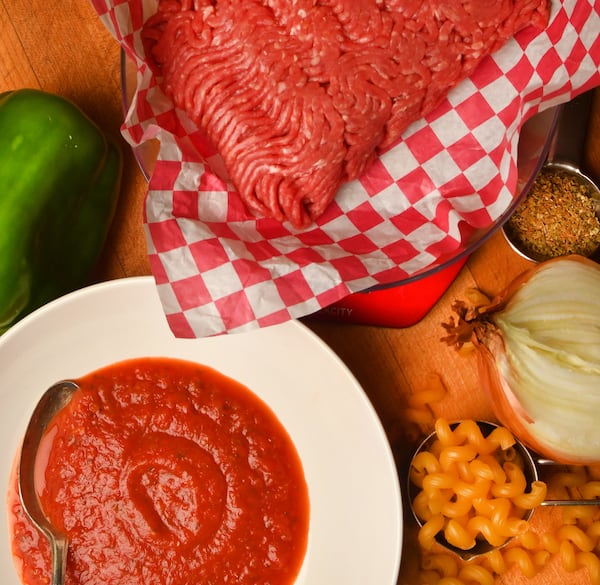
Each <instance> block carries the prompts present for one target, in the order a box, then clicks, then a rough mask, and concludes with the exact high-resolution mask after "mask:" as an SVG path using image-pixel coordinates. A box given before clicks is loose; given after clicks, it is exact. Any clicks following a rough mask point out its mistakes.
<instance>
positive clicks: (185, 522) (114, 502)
mask: <svg viewBox="0 0 600 585" xmlns="http://www.w3.org/2000/svg"><path fill="white" fill-rule="evenodd" d="M77 382H78V384H79V385H80V387H81V390H80V391H79V392H77V393H76V394H75V396H74V397H73V399H72V401H71V403H70V404H69V406H68V407H67V408H65V409H64V410H63V411H61V412H60V413H59V414H58V415H57V417H56V419H55V421H53V425H52V426H51V428H49V430H48V433H47V437H46V442H47V444H46V445H45V447H46V449H45V451H46V452H45V455H47V462H45V469H44V470H43V474H42V477H43V482H44V485H41V486H38V487H39V490H40V498H41V501H42V506H43V508H44V510H45V511H46V514H47V515H48V516H49V517H50V518H51V520H52V522H53V523H54V524H55V525H56V526H57V527H58V528H59V529H61V530H63V531H64V532H65V533H66V534H67V535H68V538H69V553H68V557H67V585H76V584H83V583H85V584H86V585H112V584H115V585H116V584H118V585H128V584H131V585H133V584H135V585H140V584H143V585H167V584H169V585H184V584H185V585H188V584H189V585H192V584H194V585H196V584H200V583H203V584H204V583H206V584H217V583H218V584H224V583H236V584H247V585H259V584H265V585H266V584H270V585H284V584H290V583H293V582H294V580H295V578H296V576H297V574H298V572H299V570H300V567H301V565H302V561H303V559H304V554H305V551H306V546H307V535H308V524H309V500H308V489H307V485H306V482H305V479H304V474H303V470H302V465H301V462H300V459H299V457H298V454H297V452H296V449H295V447H294V445H293V443H292V441H291V439H290V437H289V435H288V433H287V432H286V430H285V429H284V428H283V426H282V425H281V423H280V422H279V421H278V419H277V418H276V416H275V415H274V413H273V412H272V411H271V410H270V409H269V408H268V406H266V405H265V404H264V402H262V401H261V400H260V399H259V398H258V397H257V396H256V395H255V394H253V393H252V392H251V391H250V390H248V389H247V388H246V387H244V386H243V385H241V384H239V383H238V382H236V381H234V380H232V379H230V378H227V377H225V376H224V375H222V374H220V373H219V372H217V371H215V370H213V369H211V368H208V367H206V366H202V365H198V364H195V363H191V362H185V361H180V360H174V359H167V358H142V359H136V360H129V361H125V362H120V363H117V364H113V365H111V366H109V367H106V368H104V369H101V370H98V371H96V372H93V373H91V374H89V375H87V376H85V377H84V378H82V379H80V380H78V381H77ZM44 459H45V457H44ZM9 507H10V509H9V518H10V520H11V534H12V535H13V554H14V556H15V562H16V565H17V568H18V570H19V573H20V576H21V579H22V580H23V581H24V582H25V583H27V584H28V585H42V584H44V585H45V584H47V583H48V580H49V574H50V562H49V547H48V546H47V542H46V540H45V538H44V537H43V536H42V535H40V534H38V532H37V530H36V529H35V528H34V527H33V526H32V525H31V524H30V522H29V521H28V519H27V518H26V517H25V515H24V513H23V510H22V508H21V506H20V503H19V501H18V498H16V497H15V496H14V493H13V494H12V496H11V497H10V502H9Z"/></svg>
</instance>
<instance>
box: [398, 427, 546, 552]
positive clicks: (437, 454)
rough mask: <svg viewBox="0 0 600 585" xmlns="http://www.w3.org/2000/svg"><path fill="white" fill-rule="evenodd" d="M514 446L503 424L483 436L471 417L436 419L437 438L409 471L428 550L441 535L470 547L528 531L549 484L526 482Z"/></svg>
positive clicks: (421, 536) (421, 538) (500, 542)
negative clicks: (528, 518)
mask: <svg viewBox="0 0 600 585" xmlns="http://www.w3.org/2000/svg"><path fill="white" fill-rule="evenodd" d="M514 445H515V439H514V437H513V435H512V433H511V432H510V431H508V430H507V429H506V428H504V427H497V428H495V429H494V430H492V432H491V433H490V434H489V435H487V436H484V435H483V433H482V431H481V428H480V427H479V425H478V424H477V422H475V421H472V420H465V421H462V422H460V423H459V424H458V425H456V426H455V427H452V426H451V425H450V424H449V423H448V422H447V421H446V420H445V419H442V418H440V419H438V420H437V421H436V423H435V440H434V441H433V442H432V444H431V445H430V446H429V447H428V448H427V449H425V450H421V451H420V452H419V453H417V454H416V455H415V457H414V459H413V462H412V464H411V467H410V471H409V474H410V480H411V482H412V483H413V484H414V485H415V486H417V487H418V488H419V490H420V491H419V492H418V493H417V495H416V497H415V498H414V500H413V508H414V510H415V513H416V515H417V517H418V518H419V519H420V520H421V521H422V522H423V525H422V527H421V529H420V530H419V533H418V540H419V544H420V545H421V546H422V547H423V548H424V549H426V550H429V549H431V548H432V547H433V545H434V542H435V539H436V537H437V536H438V535H441V534H442V533H443V536H444V538H445V540H446V541H447V542H448V543H449V544H451V545H452V546H455V547H457V548H459V549H463V550H469V549H472V548H473V547H474V546H475V544H476V542H477V541H478V540H481V539H484V540H486V541H487V542H488V543H489V544H491V545H492V546H502V545H504V544H505V543H506V542H507V541H508V540H510V539H511V538H513V537H515V536H518V535H520V534H524V533H525V532H526V531H527V530H528V527H529V525H528V523H527V521H525V520H524V519H523V516H524V514H525V511H526V510H532V509H533V508H535V507H536V506H538V505H539V504H540V503H541V502H542V501H543V500H544V498H545V497H546V486H545V484H544V483H542V482H533V484H532V485H531V486H528V485H527V479H526V477H525V473H524V471H523V462H522V461H520V460H519V456H518V454H517V451H516V450H515V449H514V448H513V446H514Z"/></svg>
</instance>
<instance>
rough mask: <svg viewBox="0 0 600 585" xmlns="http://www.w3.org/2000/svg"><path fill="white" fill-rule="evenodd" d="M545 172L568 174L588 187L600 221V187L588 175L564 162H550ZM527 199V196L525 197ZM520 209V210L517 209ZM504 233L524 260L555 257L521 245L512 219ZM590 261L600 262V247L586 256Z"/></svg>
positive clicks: (536, 260)
mask: <svg viewBox="0 0 600 585" xmlns="http://www.w3.org/2000/svg"><path fill="white" fill-rule="evenodd" d="M544 171H550V172H552V171H557V172H560V173H562V174H567V175H570V176H572V177H573V178H574V179H576V180H577V181H578V182H579V183H581V184H582V185H584V186H585V187H587V191H588V193H589V196H590V198H591V199H592V201H593V202H594V208H595V212H596V217H597V218H598V220H599V221H600V189H599V188H598V185H596V183H595V182H594V181H593V180H592V179H591V178H590V177H588V176H587V175H586V174H584V173H583V172H582V171H581V170H580V169H579V168H578V167H577V166H575V165H573V164H571V163H568V162H562V161H560V162H559V161H555V162H548V163H546V164H545V165H544V166H543V167H542V169H541V171H540V172H544ZM525 197H527V195H526V196H525ZM517 209H518V208H517ZM502 233H503V234H504V237H505V239H506V241H507V242H508V244H509V245H510V247H511V248H512V249H513V251H514V252H516V253H517V254H518V255H519V256H521V257H522V258H525V259H526V260H530V261H531V262H543V261H544V260H549V259H550V258H553V257H555V256H551V255H548V256H544V255H540V254H537V253H536V252H535V251H532V250H529V249H528V248H527V247H526V246H525V245H523V244H522V243H521V241H520V240H519V238H518V237H517V235H516V234H515V233H514V231H513V230H511V227H510V218H509V220H508V221H507V222H506V223H505V224H504V225H503V226H502ZM586 255H587V256H588V257H589V258H590V259H592V260H595V261H596V262H600V246H597V247H596V248H595V249H594V250H593V251H592V252H591V253H589V254H586Z"/></svg>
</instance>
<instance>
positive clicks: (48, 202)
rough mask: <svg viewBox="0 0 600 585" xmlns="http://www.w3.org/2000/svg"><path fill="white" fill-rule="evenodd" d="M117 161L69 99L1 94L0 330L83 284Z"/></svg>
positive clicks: (114, 149) (99, 243) (29, 92)
mask: <svg viewBox="0 0 600 585" xmlns="http://www.w3.org/2000/svg"><path fill="white" fill-rule="evenodd" d="M122 166H123V161H122V154H121V151H120V149H119V148H118V146H117V144H116V143H114V142H113V141H112V140H110V139H109V138H108V137H107V136H106V135H105V134H104V133H103V132H102V131H101V130H100V129H99V128H98V127H97V126H96V124H94V122H92V120H90V119H89V118H88V117H87V116H86V115H85V114H84V113H83V112H82V111H81V110H80V109H79V107H77V106H76V105H75V104H73V103H72V102H70V101H69V100H66V99H65V98H62V97H60V96H57V95H54V94H50V93H46V92H43V91H38V90H33V89H19V90H15V91H12V92H6V93H2V94H0V334H1V333H3V332H4V331H6V329H8V328H9V327H10V326H11V325H13V324H14V323H15V322H16V321H18V320H19V319H21V318H22V317H24V316H25V315H27V314H28V313H30V312H31V311H33V310H34V309H36V308H38V307H40V306H42V305H43V304H45V303H47V302H48V301H50V300H52V299H55V298H58V297H59V296H62V295H63V294H66V293H67V292H70V291H72V290H75V289H76V288H79V287H81V286H83V285H85V284H88V282H89V279H90V277H91V275H92V271H93V269H94V267H95V264H96V262H97V260H98V257H99V255H100V252H101V250H102V247H103V245H104V241H105V238H106V235H107V233H108V229H109V227H110V224H111V222H112V218H113V215H114V212H115V208H116V204H117V200H118V196H119V191H120V185H121V173H122Z"/></svg>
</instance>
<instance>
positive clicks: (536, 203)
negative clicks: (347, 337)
mask: <svg viewBox="0 0 600 585" xmlns="http://www.w3.org/2000/svg"><path fill="white" fill-rule="evenodd" d="M599 214H600V201H598V200H596V199H594V194H593V193H592V190H591V187H590V186H588V185H587V183H585V182H584V180H582V179H580V177H579V176H578V175H576V174H575V173H572V172H570V171H569V170H566V169H556V168H552V167H545V168H543V169H542V170H541V171H540V173H539V174H538V176H537V177H536V180H535V181H534V183H533V186H532V188H531V190H530V191H529V193H528V194H527V197H526V198H525V200H524V201H523V202H522V203H521V204H520V205H519V207H517V209H516V211H515V212H514V214H513V215H512V216H511V217H510V219H509V220H508V222H507V223H506V227H505V231H506V235H507V236H508V237H509V238H510V239H511V240H512V242H513V243H514V244H515V245H516V246H517V247H518V248H519V249H520V250H521V251H522V252H524V253H525V254H526V255H528V256H529V257H531V258H532V259H535V260H539V261H543V260H547V259H549V258H555V257H557V256H564V255H567V254H580V255H582V256H589V255H591V254H592V253H593V252H594V251H595V250H596V249H597V248H598V247H599V246H600V217H599Z"/></svg>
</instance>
